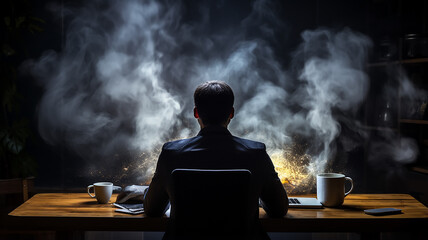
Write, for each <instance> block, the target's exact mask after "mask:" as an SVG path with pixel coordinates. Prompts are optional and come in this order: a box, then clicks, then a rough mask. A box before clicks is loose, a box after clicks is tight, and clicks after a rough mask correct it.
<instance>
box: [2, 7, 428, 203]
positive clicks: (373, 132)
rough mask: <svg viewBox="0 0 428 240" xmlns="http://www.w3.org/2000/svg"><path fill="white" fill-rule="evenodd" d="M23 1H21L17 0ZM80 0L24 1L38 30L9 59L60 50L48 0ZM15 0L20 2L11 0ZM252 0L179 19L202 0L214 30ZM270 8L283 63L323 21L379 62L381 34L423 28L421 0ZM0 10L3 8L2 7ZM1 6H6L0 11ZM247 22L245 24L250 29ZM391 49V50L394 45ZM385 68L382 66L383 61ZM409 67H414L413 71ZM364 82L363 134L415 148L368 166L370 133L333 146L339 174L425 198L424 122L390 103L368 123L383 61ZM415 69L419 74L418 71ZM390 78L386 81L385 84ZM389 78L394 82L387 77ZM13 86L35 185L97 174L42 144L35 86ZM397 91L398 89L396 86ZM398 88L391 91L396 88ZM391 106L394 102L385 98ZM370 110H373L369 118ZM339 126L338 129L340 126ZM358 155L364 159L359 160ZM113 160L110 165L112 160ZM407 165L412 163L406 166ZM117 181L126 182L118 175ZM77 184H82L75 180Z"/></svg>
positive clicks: (51, 186)
mask: <svg viewBox="0 0 428 240" xmlns="http://www.w3.org/2000/svg"><path fill="white" fill-rule="evenodd" d="M22 2H23V3H25V1H22ZM83 2H84V1H71V0H63V1H59V0H56V1H40V0H39V1H29V2H28V3H29V4H30V5H31V8H30V9H31V14H32V15H33V16H36V17H39V18H41V19H43V20H44V21H45V23H43V24H40V25H41V27H42V28H43V31H42V32H37V33H34V34H32V33H29V32H26V33H23V38H22V39H24V41H23V42H21V43H19V44H17V46H19V47H20V48H22V49H25V51H24V50H23V51H21V52H22V54H21V55H19V56H17V57H16V58H15V59H14V61H16V62H17V63H20V62H22V61H24V60H25V59H28V58H33V59H37V58H38V57H40V56H41V54H42V53H43V52H44V51H46V50H48V49H53V50H55V51H58V52H60V51H61V49H62V47H63V46H64V41H65V37H64V36H65V34H66V32H67V24H68V23H69V21H70V19H69V18H68V17H67V16H65V17H59V18H58V17H57V16H55V15H54V14H52V12H51V11H49V10H48V6H50V5H51V4H52V3H55V4H56V5H59V6H62V7H67V8H69V7H79V6H81V5H82V4H83ZM16 4H18V5H19V4H20V1H17V2H16ZM251 4H252V1H196V0H194V1H185V3H184V6H185V14H184V16H183V21H184V22H192V21H199V20H200V19H201V17H202V16H200V14H199V13H198V11H194V10H195V9H198V7H199V6H200V5H204V6H207V5H208V6H209V9H210V15H211V16H212V18H213V19H212V21H211V22H210V23H211V25H210V28H211V30H214V31H215V30H217V29H218V30H219V31H220V30H221V28H222V26H223V25H225V24H228V25H230V24H237V25H238V23H239V22H240V21H241V20H242V19H244V18H245V17H246V16H247V15H248V14H249V12H250V11H251ZM271 4H272V6H273V7H272V9H273V10H274V11H276V15H277V16H281V18H282V23H281V24H279V23H277V22H274V21H269V19H268V18H267V19H266V24H267V25H269V26H273V28H274V29H275V31H274V35H275V37H274V38H269V39H266V41H270V45H271V46H273V47H274V51H275V54H276V55H277V57H278V59H280V62H281V64H283V66H288V65H289V63H290V56H291V53H292V52H293V50H294V49H296V47H297V46H298V45H299V43H300V42H301V36H300V34H301V32H303V31H304V30H307V29H316V28H318V27H326V28H329V29H337V30H340V29H343V28H344V27H349V28H351V29H353V30H355V31H359V32H362V33H364V34H366V35H368V36H370V37H371V38H372V40H373V42H374V48H373V51H372V52H371V60H370V61H371V62H385V59H380V58H379V54H381V53H379V52H380V51H381V50H382V43H384V40H385V39H390V40H391V41H392V42H393V43H394V44H395V43H396V44H397V48H398V49H399V48H400V47H399V46H401V45H400V43H403V41H404V40H403V39H404V38H405V36H406V34H412V33H416V34H419V35H420V36H427V34H428V25H427V24H428V21H427V13H428V2H427V1H407V0H406V1H405V0H392V1H387V0H364V1H343V0H323V1H321V0H318V1H309V0H302V1H272V2H271ZM3 9H6V8H3ZM5 11H6V10H5ZM250 29H251V28H250ZM252 36H254V37H257V38H263V33H261V32H260V31H259V30H258V28H257V27H256V26H255V27H254V29H253V30H250V32H249V33H248V37H249V38H251V37H252ZM397 52H398V50H397ZM399 58H402V56H401V57H400V55H399V54H398V53H397V54H396V55H395V56H393V57H391V58H390V59H387V60H388V61H396V60H398V59H399ZM385 68H386V65H385ZM415 68H416V70H415ZM420 68H423V65H422V64H421V65H416V66H409V67H407V68H406V70H408V71H421V70H420ZM369 72H370V73H371V88H370V93H369V97H368V99H367V101H366V103H365V107H363V108H362V110H361V112H360V118H361V120H362V122H363V123H364V124H365V125H366V126H367V128H368V129H369V134H370V137H369V138H368V139H376V138H379V137H380V138H381V137H382V132H385V131H396V132H397V131H398V132H399V133H400V134H404V135H408V136H411V137H414V138H415V139H417V140H418V143H419V144H420V146H419V147H420V150H421V153H420V155H419V157H418V161H417V162H416V163H415V164H413V165H394V166H393V167H394V168H395V169H398V170H396V171H392V172H391V171H390V168H382V167H379V168H376V167H373V166H371V165H370V164H369V163H368V161H367V159H368V157H369V156H368V152H369V151H368V150H369V149H370V143H371V142H370V140H368V141H367V142H365V143H364V144H363V147H360V148H358V149H355V150H353V151H352V152H350V153H344V152H341V151H340V146H339V151H338V154H337V158H341V157H346V158H347V159H348V161H347V163H346V164H347V165H346V166H345V169H347V170H346V174H349V175H351V176H352V177H353V178H354V180H355V182H356V186H355V191H356V192H366V193H370V192H376V193H384V192H385V193H386V192H388V193H391V192H397V193H398V192H400V193H410V194H412V195H413V196H414V197H416V198H417V199H419V200H421V201H422V202H424V203H425V204H428V196H427V195H428V190H427V188H426V185H427V183H428V174H427V173H421V172H420V171H419V172H417V171H414V167H415V166H424V165H427V159H426V158H427V157H426V154H425V151H426V146H425V145H424V136H425V134H424V133H425V132H426V127H425V126H428V125H425V124H417V125H409V124H402V123H400V121H399V118H400V117H399V114H398V113H397V112H396V111H397V109H396V108H395V109H392V111H395V112H393V114H394V117H393V122H392V124H389V125H388V126H380V125H381V124H379V123H378V122H376V116H377V115H378V114H379V113H380V111H382V110H381V107H379V106H384V103H383V102H382V101H386V100H385V99H378V98H377V97H376V96H377V94H378V93H379V91H380V86H382V85H383V84H384V83H385V82H388V81H389V80H388V76H386V75H385V74H383V72H384V69H383V67H382V66H381V67H376V68H370V67H369ZM422 76H423V74H422ZM422 79H423V80H422V81H420V82H419V83H418V84H419V85H420V86H421V87H425V85H426V83H424V81H426V78H424V77H422ZM393 84H394V83H393ZM395 84H396V83H395ZM17 89H18V91H19V92H20V93H21V95H22V98H21V109H22V111H21V114H22V115H23V116H24V117H25V118H27V119H28V120H29V124H30V129H31V132H32V137H31V138H30V140H29V141H28V142H27V151H28V152H29V154H30V155H31V156H32V157H33V159H34V160H35V162H36V163H37V175H36V189H37V191H39V192H43V191H82V190H83V189H84V188H85V186H86V185H88V184H90V183H92V182H94V181H97V179H88V178H87V177H86V178H84V177H79V174H78V173H79V168H80V167H81V165H82V163H83V162H82V161H83V160H82V159H79V157H77V156H76V155H75V154H74V153H73V152H71V151H69V150H68V149H66V148H64V147H58V146H56V147H53V146H50V145H47V144H46V143H45V142H44V141H43V139H41V138H40V136H39V135H38V133H37V105H38V102H39V101H40V99H41V96H42V94H43V89H42V88H41V87H40V86H39V85H37V84H36V83H35V81H34V80H33V79H32V78H31V77H30V76H22V75H20V76H19V77H18V86H17ZM397 91H398V90H397ZM397 94H398V93H397ZM392 104H393V105H394V106H396V105H397V104H396V103H392ZM374 116H375V117H374ZM343 131H344V132H345V133H346V128H344V129H343ZM361 159H364V161H361ZM113 167H114V166H113ZM412 169H413V170H412ZM121 184H123V185H125V184H128V183H127V182H122V183H121ZM82 186H83V187H82Z"/></svg>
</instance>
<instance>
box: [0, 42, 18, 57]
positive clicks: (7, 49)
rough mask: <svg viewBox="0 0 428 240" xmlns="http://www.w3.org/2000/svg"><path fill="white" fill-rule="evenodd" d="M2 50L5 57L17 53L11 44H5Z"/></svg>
mask: <svg viewBox="0 0 428 240" xmlns="http://www.w3.org/2000/svg"><path fill="white" fill-rule="evenodd" d="M1 49H2V52H3V54H4V55H5V56H12V55H14V54H15V53H16V52H15V50H14V49H13V48H12V47H11V46H10V45H9V44H6V43H5V44H3V46H2V48H1Z"/></svg>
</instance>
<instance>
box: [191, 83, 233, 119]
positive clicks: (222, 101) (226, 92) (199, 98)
mask: <svg viewBox="0 0 428 240" xmlns="http://www.w3.org/2000/svg"><path fill="white" fill-rule="evenodd" d="M193 98H194V100H195V107H196V109H197V110H198V114H199V118H200V119H201V120H202V122H203V124H205V125H221V124H223V123H225V122H226V121H227V118H228V117H229V115H230V113H231V112H232V108H233V102H234V100H235V97H234V95H233V91H232V88H230V86H229V85H227V84H226V83H225V82H222V81H209V82H205V83H203V84H201V85H199V86H198V87H197V88H196V90H195V94H194V95H193Z"/></svg>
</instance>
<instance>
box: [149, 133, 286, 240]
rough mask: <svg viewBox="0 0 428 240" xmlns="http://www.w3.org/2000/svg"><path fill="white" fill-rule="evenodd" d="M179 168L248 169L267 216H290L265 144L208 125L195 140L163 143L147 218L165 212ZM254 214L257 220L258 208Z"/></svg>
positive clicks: (256, 207)
mask: <svg viewBox="0 0 428 240" xmlns="http://www.w3.org/2000/svg"><path fill="white" fill-rule="evenodd" d="M177 168H191V169H248V170H250V171H251V173H252V179H253V185H254V186H253V187H254V193H255V194H256V195H257V196H255V197H259V198H260V200H261V203H262V206H263V208H264V210H265V211H266V213H267V214H268V215H269V216H271V217H282V216H284V215H285V214H286V213H287V210H288V199H287V194H286V192H285V190H284V187H283V186H282V184H281V181H280V180H279V178H278V174H277V173H276V171H275V169H274V166H273V164H272V161H271V160H270V158H269V156H268V154H267V153H266V147H265V145H264V144H263V143H260V142H255V141H251V140H246V139H242V138H238V137H235V136H232V135H231V134H230V132H229V131H228V130H227V129H226V128H224V127H217V126H209V127H205V128H203V129H202V130H201V131H200V132H199V134H198V135H197V136H196V137H193V138H189V139H183V140H178V141H173V142H168V143H165V144H164V146H163V148H162V152H161V154H160V156H159V160H158V163H157V167H156V172H155V174H154V176H153V179H152V182H151V184H150V187H149V190H148V192H147V193H146V195H145V198H144V210H145V213H146V215H148V216H162V215H163V214H164V213H165V211H166V209H167V207H168V203H169V196H170V194H171V172H172V171H173V170H174V169H177ZM225 204H226V203H225ZM253 211H254V216H255V217H256V218H257V219H258V214H259V209H258V206H255V207H254V209H253ZM264 234H265V235H266V233H264ZM266 236H267V235H266Z"/></svg>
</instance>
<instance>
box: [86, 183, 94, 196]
mask: <svg viewBox="0 0 428 240" xmlns="http://www.w3.org/2000/svg"><path fill="white" fill-rule="evenodd" d="M93 187H94V185H89V186H88V194H89V196H91V198H94V197H95V195H92V194H91V192H90V190H91V188H93Z"/></svg>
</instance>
